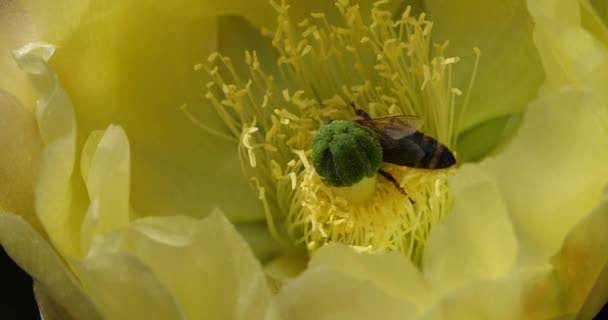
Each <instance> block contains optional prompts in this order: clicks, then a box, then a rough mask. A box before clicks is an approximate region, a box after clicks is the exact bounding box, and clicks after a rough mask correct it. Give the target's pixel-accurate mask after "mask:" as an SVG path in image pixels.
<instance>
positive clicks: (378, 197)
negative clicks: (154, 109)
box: [184, 0, 480, 264]
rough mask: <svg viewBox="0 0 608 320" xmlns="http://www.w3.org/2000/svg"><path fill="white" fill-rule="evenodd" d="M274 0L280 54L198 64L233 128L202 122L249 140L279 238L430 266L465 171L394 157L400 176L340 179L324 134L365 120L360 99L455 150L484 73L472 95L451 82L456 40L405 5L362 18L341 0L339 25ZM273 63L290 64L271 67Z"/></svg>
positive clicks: (241, 141) (248, 163) (246, 169)
mask: <svg viewBox="0 0 608 320" xmlns="http://www.w3.org/2000/svg"><path fill="white" fill-rule="evenodd" d="M272 4H273V7H274V8H275V9H276V10H277V12H278V18H277V29H276V30H274V32H272V31H270V30H265V32H264V34H266V35H269V36H270V37H271V40H270V41H271V43H272V45H273V46H274V47H275V48H276V50H277V51H278V52H279V54H280V56H279V58H278V61H276V62H273V61H262V60H263V57H259V56H258V55H257V53H256V52H255V51H248V52H245V54H244V57H243V59H244V61H245V63H246V64H247V66H248V67H249V73H248V74H239V73H237V72H236V70H235V68H234V66H233V65H232V62H231V61H230V59H229V58H227V57H225V56H223V55H221V54H219V53H214V54H213V55H212V56H211V57H210V58H209V60H208V61H207V62H206V63H202V64H201V65H202V67H201V66H200V65H197V67H196V69H200V70H204V71H206V72H207V73H208V75H209V76H210V77H211V81H210V82H209V83H208V84H207V86H206V88H207V90H208V92H207V94H206V97H207V98H208V99H209V100H210V101H211V105H212V106H213V108H214V109H215V111H216V112H217V113H218V115H219V116H220V118H221V119H222V120H223V121H224V123H225V130H224V132H219V131H218V130H215V131H211V129H210V128H209V126H205V125H204V124H202V123H200V126H201V128H202V129H205V130H206V131H207V132H211V133H215V134H216V135H218V136H221V137H223V138H225V137H226V136H228V138H229V139H231V140H234V141H237V144H238V147H237V150H238V155H239V158H240V160H241V165H242V169H243V173H244V175H245V176H246V177H248V178H249V179H250V181H251V184H252V186H253V187H254V188H255V189H256V190H257V192H258V195H259V198H260V200H261V201H262V203H263V206H264V210H265V213H266V221H267V225H268V229H269V232H270V234H271V235H273V237H275V238H276V239H277V240H278V241H280V242H283V243H291V244H294V245H303V246H305V247H306V248H307V249H308V250H310V251H313V250H316V249H317V248H320V247H322V246H323V245H326V244H328V243H334V242H336V243H343V244H347V245H351V246H353V247H354V248H356V249H357V250H359V251H364V252H380V251H398V252H402V253H403V254H405V255H407V256H409V257H411V259H412V261H414V262H415V263H417V264H420V261H421V257H422V253H423V252H424V245H425V242H426V239H427V237H428V234H429V233H430V230H431V228H432V227H433V225H434V224H436V223H437V222H438V221H439V220H441V218H442V217H443V216H444V215H445V214H446V213H447V212H448V209H449V206H450V199H451V198H450V192H449V186H448V177H449V175H450V174H451V173H452V171H453V170H457V169H442V170H425V169H414V168H408V167H402V166H397V165H392V164H388V163H382V164H381V165H380V169H381V171H383V172H384V173H388V174H389V175H390V176H392V177H393V178H394V180H395V181H396V183H397V184H398V185H395V182H393V181H390V180H389V179H388V178H386V176H385V175H380V174H374V172H369V173H366V174H365V175H364V176H365V177H364V178H363V179H362V180H361V181H360V182H358V183H356V184H354V185H352V186H350V185H349V186H348V187H336V186H335V185H336V184H333V185H334V186H332V184H331V183H329V184H328V183H327V181H326V179H325V178H324V177H321V176H320V175H319V174H318V173H317V171H316V170H315V167H314V166H313V165H312V163H313V159H312V158H313V157H312V153H313V152H312V141H313V137H314V136H315V134H316V133H317V131H318V130H319V129H320V128H321V127H322V126H324V125H326V124H328V123H330V122H332V121H334V120H353V119H354V118H355V116H356V115H355V114H354V112H353V110H352V108H351V107H350V105H351V104H354V105H356V106H357V108H359V109H361V110H364V111H365V112H366V113H368V114H369V115H370V116H371V117H372V118H378V117H386V116H392V115H411V116H416V117H418V118H420V119H421V120H423V122H424V125H423V127H422V128H421V129H420V130H421V131H423V132H424V134H425V135H429V136H432V137H433V138H435V139H437V140H438V141H440V142H441V143H443V144H444V145H445V146H447V147H448V148H450V149H451V150H455V147H456V145H455V144H456V136H457V134H458V129H459V128H460V124H459V123H458V121H459V119H461V118H462V112H464V110H465V108H466V101H467V100H468V93H469V92H470V87H472V83H473V80H474V79H472V80H471V85H470V86H469V88H468V89H469V90H468V91H466V92H467V93H466V94H465V95H464V97H463V98H462V101H461V98H460V96H461V95H462V91H461V90H460V89H459V88H455V87H453V85H452V80H451V75H452V66H453V65H455V64H457V63H458V62H459V60H460V59H459V57H454V56H447V55H446V52H447V48H448V43H447V42H444V43H433V42H432V41H431V35H432V28H433V23H432V22H431V21H429V20H427V19H426V16H425V15H424V14H423V13H422V14H418V15H417V16H414V15H413V14H412V10H411V8H410V7H407V8H406V9H405V10H404V11H403V12H399V13H398V14H395V13H394V12H389V11H386V10H384V9H383V6H384V5H385V4H386V1H379V2H377V3H376V4H375V5H374V6H373V8H372V9H371V12H367V13H364V15H362V13H361V12H360V9H359V7H358V5H352V4H350V3H349V2H348V1H347V0H338V1H337V2H336V10H338V12H339V13H340V14H341V15H342V17H343V19H342V22H340V23H334V24H332V23H330V21H328V19H327V18H326V15H325V14H324V13H311V14H310V15H309V17H308V18H306V19H304V20H302V21H292V20H290V18H289V16H288V8H289V6H288V5H287V4H286V3H285V2H284V1H283V2H280V3H275V2H273V3H272ZM475 50H476V51H475V54H476V56H477V57H479V56H480V54H479V50H478V49H475ZM273 63H276V64H277V65H278V67H279V68H278V72H276V73H274V74H270V73H267V72H266V71H264V65H270V64H273ZM476 66H477V64H476ZM184 110H185V112H186V113H187V115H188V116H189V117H191V118H192V119H193V121H195V120H196V119H194V116H193V115H192V113H190V112H189V111H188V110H187V109H184ZM195 122H196V121H195ZM199 122H200V121H199ZM374 168H377V166H376V167H374Z"/></svg>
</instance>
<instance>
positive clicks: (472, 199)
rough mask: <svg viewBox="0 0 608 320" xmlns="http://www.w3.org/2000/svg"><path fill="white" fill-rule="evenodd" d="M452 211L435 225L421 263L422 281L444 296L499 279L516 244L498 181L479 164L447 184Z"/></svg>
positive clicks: (467, 167) (512, 257)
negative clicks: (471, 284)
mask: <svg viewBox="0 0 608 320" xmlns="http://www.w3.org/2000/svg"><path fill="white" fill-rule="evenodd" d="M450 186H451V188H452V190H453V197H454V198H453V199H454V200H453V201H454V204H453V208H452V211H451V212H450V213H449V214H448V216H446V217H445V218H444V219H443V220H441V221H440V222H439V223H438V224H436V225H435V226H433V229H432V230H431V234H430V237H429V239H428V241H427V243H426V245H427V247H426V251H425V255H424V260H423V268H424V273H425V276H426V277H427V279H428V281H430V282H431V283H432V284H433V286H434V287H435V288H437V289H439V290H440V291H443V292H445V291H446V290H449V289H451V288H455V287H461V286H466V285H467V284H468V283H471V282H474V281H478V280H483V279H496V278H500V277H503V276H504V275H505V274H507V273H508V272H509V271H510V270H511V269H512V267H513V265H514V263H515V260H516V258H517V254H518V249H519V248H518V247H519V245H518V241H517V239H516V236H515V233H514V230H513V226H512V224H511V221H510V218H509V214H508V211H507V207H506V205H505V202H504V201H503V199H502V197H501V194H500V190H499V189H498V186H497V185H496V181H495V179H494V178H493V177H491V175H490V174H489V173H487V172H486V171H485V170H484V168H483V167H481V165H473V164H471V165H464V166H462V167H461V168H460V169H459V170H458V172H457V173H456V174H455V176H454V177H453V178H452V179H451V181H450Z"/></svg>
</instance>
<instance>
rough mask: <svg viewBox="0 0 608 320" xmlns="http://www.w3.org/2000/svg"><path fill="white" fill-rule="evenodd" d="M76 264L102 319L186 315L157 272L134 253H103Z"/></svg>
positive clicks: (183, 317) (168, 318)
mask: <svg viewBox="0 0 608 320" xmlns="http://www.w3.org/2000/svg"><path fill="white" fill-rule="evenodd" d="M77 265H78V266H79V267H78V268H77V270H78V274H79V276H80V278H81V279H82V283H83V286H84V288H85V289H86V290H87V292H88V293H89V294H90V296H91V298H92V299H94V301H95V303H96V304H97V305H98V306H99V310H100V311H101V312H102V313H103V315H104V318H105V319H167V320H174V319H175V320H178V319H187V318H186V316H185V314H184V311H183V310H182V308H181V306H180V305H179V304H178V303H177V301H175V298H174V297H173V296H172V295H171V293H170V292H169V291H168V290H167V288H166V287H165V286H164V285H163V283H162V282H161V281H160V280H159V279H158V276H157V275H156V274H154V272H153V271H152V270H150V268H148V267H147V266H146V265H144V264H142V263H141V262H140V261H139V260H138V259H137V258H135V257H132V256H127V255H123V254H119V253H118V254H106V255H100V256H95V257H90V258H87V259H85V260H84V261H83V262H82V264H79V263H77Z"/></svg>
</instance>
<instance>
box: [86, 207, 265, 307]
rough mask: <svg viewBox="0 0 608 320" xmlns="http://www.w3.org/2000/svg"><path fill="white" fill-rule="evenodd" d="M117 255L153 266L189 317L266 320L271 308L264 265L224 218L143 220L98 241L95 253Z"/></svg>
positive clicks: (155, 218) (152, 268) (157, 275)
mask: <svg viewBox="0 0 608 320" xmlns="http://www.w3.org/2000/svg"><path fill="white" fill-rule="evenodd" d="M116 252H118V253H121V254H126V255H133V256H135V257H137V258H138V259H139V260H140V261H141V262H142V263H143V264H144V265H146V266H147V267H148V268H150V270H151V271H152V272H153V273H154V275H156V277H158V279H159V280H160V281H161V282H162V283H163V284H164V285H165V286H166V287H167V288H168V289H169V292H170V293H171V294H172V295H173V296H174V297H175V299H176V301H178V303H179V304H180V305H181V306H182V307H183V309H184V314H185V315H186V316H187V317H188V318H189V319H261V318H262V316H263V314H264V312H265V310H266V308H267V306H268V303H269V300H270V289H269V288H268V286H267V284H266V278H265V276H264V273H263V271H262V267H261V265H260V264H259V262H258V261H257V260H256V259H255V257H254V255H253V254H252V252H251V251H250V249H249V248H248V246H247V244H246V243H245V241H244V240H243V239H242V238H241V237H240V235H239V234H238V232H237V231H236V230H235V229H234V227H233V226H232V225H231V224H230V223H229V222H228V221H227V220H226V218H224V217H223V216H222V215H221V214H218V213H215V214H211V215H210V216H209V217H207V218H205V219H203V220H198V219H194V218H191V217H187V216H172V217H148V218H143V219H139V220H136V221H134V222H132V223H131V224H130V225H129V226H128V227H126V228H124V229H123V230H120V231H118V232H115V233H114V234H111V235H108V236H106V237H104V238H103V239H101V241H97V242H96V243H94V246H93V247H92V251H91V255H92V256H95V255H103V254H107V253H116ZM108 276H110V275H108ZM137 281H145V279H138V280H137Z"/></svg>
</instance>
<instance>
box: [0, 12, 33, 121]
mask: <svg viewBox="0 0 608 320" xmlns="http://www.w3.org/2000/svg"><path fill="white" fill-rule="evenodd" d="M34 29H35V27H34V25H33V23H32V21H31V19H30V17H29V16H28V15H27V13H26V12H25V10H24V9H23V7H22V5H21V2H19V1H2V2H0V30H2V32H0V70H2V71H1V72H0V90H2V91H5V92H7V93H8V94H9V95H12V96H14V98H15V99H16V100H17V101H19V102H20V103H21V104H22V106H23V107H25V108H27V109H28V110H29V111H30V112H32V113H33V112H34V106H35V97H34V95H33V92H32V87H31V85H30V83H29V80H28V78H27V75H26V74H24V73H23V72H22V71H21V70H19V68H18V67H17V64H16V63H15V60H14V59H13V57H12V55H11V52H10V50H12V49H16V48H19V47H21V46H23V45H25V44H26V43H28V42H31V41H35V40H36V32H35V30H34ZM3 95H4V94H3Z"/></svg>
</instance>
